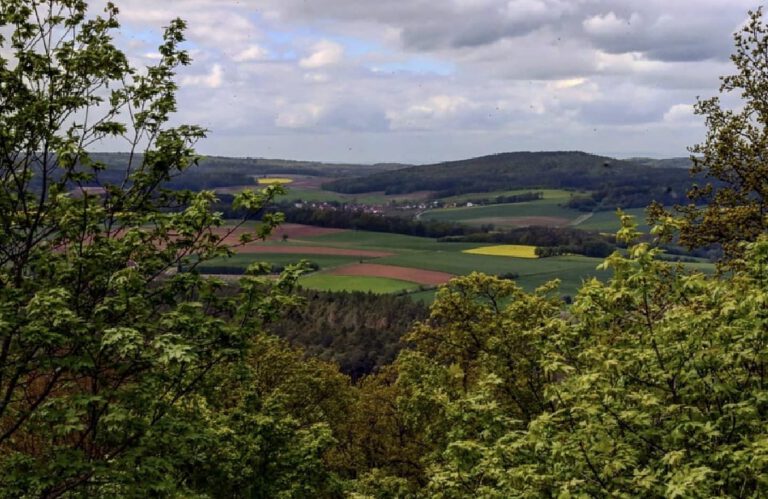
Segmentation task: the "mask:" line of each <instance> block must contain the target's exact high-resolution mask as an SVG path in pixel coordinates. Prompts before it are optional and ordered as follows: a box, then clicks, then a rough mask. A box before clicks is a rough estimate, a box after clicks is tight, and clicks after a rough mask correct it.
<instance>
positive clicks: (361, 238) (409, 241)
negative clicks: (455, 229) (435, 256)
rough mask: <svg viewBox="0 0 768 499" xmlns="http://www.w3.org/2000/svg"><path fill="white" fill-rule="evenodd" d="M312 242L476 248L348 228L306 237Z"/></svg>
mask: <svg viewBox="0 0 768 499" xmlns="http://www.w3.org/2000/svg"><path fill="white" fill-rule="evenodd" d="M307 240H308V241H311V242H312V244H322V245H323V246H333V247H337V248H357V249H367V250H376V249H378V250H384V251H397V252H412V251H436V252H440V251H463V250H465V249H470V248H476V247H477V246H478V245H477V244H476V243H441V242H438V241H437V240H436V239H431V238H428V237H416V236H406V235H402V234H389V233H386V232H369V231H364V230H359V231H358V230H350V231H347V232H339V233H337V234H328V235H324V236H317V237H313V238H311V239H310V238H307Z"/></svg>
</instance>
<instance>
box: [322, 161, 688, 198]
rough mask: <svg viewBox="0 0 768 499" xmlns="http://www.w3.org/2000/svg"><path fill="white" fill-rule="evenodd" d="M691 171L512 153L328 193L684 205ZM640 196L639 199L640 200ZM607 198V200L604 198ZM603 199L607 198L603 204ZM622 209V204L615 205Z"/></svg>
mask: <svg viewBox="0 0 768 499" xmlns="http://www.w3.org/2000/svg"><path fill="white" fill-rule="evenodd" d="M691 184H692V179H691V177H690V175H689V173H688V171H686V170H685V169H682V168H670V167H664V166H658V167H650V166H649V165H648V164H641V163H638V162H634V161H628V160H617V159H613V158H609V157H606V156H597V155H594V154H588V153H584V152H579V151H556V152H511V153H502V154H494V155H490V156H482V157H478V158H472V159H466V160H461V161H450V162H444V163H436V164H430V165H420V166H413V167H409V168H404V169H398V170H394V171H387V172H379V173H374V174H371V175H368V176H359V177H353V178H342V179H338V180H335V181H332V182H328V183H326V184H324V186H323V188H325V189H327V190H332V191H336V192H342V193H350V194H352V193H365V192H374V191H384V192H385V193H387V194H400V193H409V192H416V191H433V192H435V193H436V194H435V197H445V196H450V195H456V194H463V193H468V192H487V191H492V190H501V189H525V188H549V189H571V190H583V191H602V192H605V193H606V194H605V195H609V193H612V192H619V193H621V195H622V197H627V196H629V195H630V194H631V197H633V200H632V202H631V203H630V205H632V206H634V205H637V206H644V205H645V204H647V203H648V202H649V201H650V200H653V199H655V200H658V201H660V202H665V203H668V202H675V200H679V199H683V198H684V196H685V193H686V191H687V190H688V189H689V187H690V186H691ZM638 194H639V195H638ZM603 197H605V196H603ZM601 199H602V198H601ZM612 204H616V203H612Z"/></svg>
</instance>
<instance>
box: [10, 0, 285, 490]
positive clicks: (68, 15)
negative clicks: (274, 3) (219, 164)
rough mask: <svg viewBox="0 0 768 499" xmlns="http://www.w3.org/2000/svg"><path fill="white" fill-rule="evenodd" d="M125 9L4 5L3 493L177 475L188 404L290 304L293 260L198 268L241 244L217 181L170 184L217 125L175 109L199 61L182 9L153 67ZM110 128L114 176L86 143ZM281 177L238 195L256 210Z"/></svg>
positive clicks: (121, 486) (78, 0)
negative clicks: (225, 272)
mask: <svg viewBox="0 0 768 499" xmlns="http://www.w3.org/2000/svg"><path fill="white" fill-rule="evenodd" d="M117 14H118V10H117V8H116V7H115V6H114V5H112V4H111V3H110V4H108V6H107V7H106V9H105V12H104V15H102V16H96V17H92V16H89V14H88V11H87V6H86V3H85V2H83V1H82V0H45V1H41V0H3V2H2V3H0V27H1V28H2V33H3V36H2V37H1V38H0V49H1V50H0V54H2V55H0V88H1V89H2V91H1V92H0V495H4V496H9V497H20V496H33V495H38V496H43V497H57V496H61V495H64V494H67V493H69V492H70V491H78V493H80V494H83V495H87V496H93V495H97V496H98V495H105V494H109V495H129V492H128V491H130V494H133V495H148V494H156V493H161V492H163V491H165V492H168V491H170V490H174V488H175V487H177V486H178V483H175V482H174V479H173V477H174V474H173V472H172V470H173V469H174V466H175V465H176V463H177V462H178V461H182V462H183V461H184V456H183V452H184V451H183V449H184V446H183V445H182V444H181V442H184V441H187V440H188V439H190V438H193V436H194V435H195V434H196V432H197V431H198V430H199V428H200V426H199V425H200V424H202V423H203V421H202V420H201V419H200V418H199V417H197V416H196V414H197V412H196V411H194V410H191V409H190V404H192V405H194V404H193V401H195V400H198V397H199V396H200V394H201V393H203V392H204V390H206V389H207V388H206V387H207V384H208V380H209V377H210V373H211V372H213V371H215V370H217V369H221V368H222V366H226V365H228V364H231V363H235V362H237V361H238V360H241V359H242V358H243V356H244V352H246V351H247V349H248V344H249V342H250V339H251V338H252V337H253V335H254V334H255V332H256V331H258V329H259V327H260V324H261V323H262V322H263V321H264V320H266V319H267V318H268V317H269V316H271V315H273V314H274V313H275V312H276V311H278V310H279V309H280V307H281V306H283V305H284V304H285V303H287V302H290V301H291V298H290V296H289V295H287V294H286V291H287V290H289V289H290V287H291V285H292V283H293V280H294V278H295V274H296V272H295V271H293V272H289V273H288V274H287V275H285V276H284V277H283V279H282V280H281V281H280V282H279V283H277V284H276V285H275V286H273V287H268V286H266V285H265V281H264V280H262V279H260V278H257V277H254V276H247V277H245V278H244V279H243V281H242V282H241V291H240V293H238V294H237V295H235V296H232V295H231V294H230V296H229V297H228V296H225V295H223V294H222V293H220V288H221V283H218V282H216V281H214V280H208V279H203V278H201V277H200V276H198V275H197V274H196V273H195V272H194V269H195V267H196V265H198V264H199V263H200V262H202V261H205V260H207V259H210V258H212V257H214V256H217V255H224V254H227V253H229V252H230V250H229V249H228V248H225V247H224V246H223V244H222V241H223V238H224V237H225V236H226V235H227V231H226V230H224V229H218V227H219V226H221V225H222V219H221V216H220V215H218V214H216V213H214V212H212V210H211V206H212V204H213V203H214V202H215V197H214V194H213V193H212V192H205V191H204V192H199V193H190V192H171V191H168V190H165V189H163V186H164V185H165V184H166V183H168V182H169V181H170V180H172V179H173V178H175V177H176V176H178V175H179V174H181V173H182V172H184V171H185V170H187V169H188V168H190V167H192V166H194V165H195V164H196V163H197V161H198V156H197V155H196V154H195V153H194V150H193V146H194V144H195V143H196V141H198V140H199V139H201V138H203V137H204V136H205V130H203V129H201V128H199V127H196V126H187V125H181V126H176V127H171V126H168V124H167V123H168V119H169V117H170V116H171V114H172V113H173V112H175V110H176V101H175V97H174V94H175V91H176V85H175V83H174V73H175V71H176V69H177V68H178V67H179V66H183V65H186V64H188V63H189V57H188V55H187V53H186V52H185V51H184V50H183V49H182V48H181V45H180V44H181V43H182V42H183V41H184V38H183V31H184V27H185V25H184V22H183V21H181V20H178V19H177V20H175V21H172V22H171V23H170V24H169V26H168V27H167V28H166V30H165V34H164V38H163V40H164V41H163V43H162V45H161V46H160V47H159V52H160V54H161V58H160V60H159V62H158V63H157V65H155V66H151V67H148V68H146V69H144V70H139V69H136V68H133V67H131V65H130V64H129V62H128V59H127V57H126V56H125V54H124V53H123V52H121V51H120V50H119V49H118V48H116V47H115V45H114V43H113V39H112V36H111V33H113V32H114V31H115V30H116V29H117V28H118V27H119V24H118V21H117ZM107 138H111V139H119V140H124V141H125V143H127V144H128V146H129V149H130V155H129V159H128V161H127V162H126V164H125V165H123V166H124V174H123V175H122V178H121V180H120V181H118V182H106V181H104V180H103V176H104V175H103V174H104V169H105V165H103V164H101V163H99V162H97V161H94V160H92V159H91V158H90V157H89V155H88V152H87V151H88V149H89V148H92V146H93V145H94V144H96V143H98V142H99V141H101V140H103V139H107ZM277 192H279V188H275V187H271V188H268V189H266V190H264V191H261V192H251V191H249V192H244V193H242V194H241V195H239V196H238V197H237V199H236V200H235V203H234V204H235V207H236V208H237V209H239V210H241V212H242V213H244V214H246V215H247V214H252V213H254V212H258V211H259V210H261V208H262V207H263V206H264V205H266V204H267V203H268V202H269V201H270V200H271V199H272V198H273V197H274V195H275V194H276V193H277ZM278 221H279V216H271V217H266V218H264V219H263V221H262V224H261V226H260V228H259V230H258V231H257V233H256V234H250V235H248V236H244V239H246V240H247V239H249V238H252V237H257V236H263V235H265V234H267V233H268V232H269V230H270V229H271V227H272V226H274V225H275V223H277V222H278ZM180 268H181V269H185V270H188V271H185V272H183V273H182V272H176V269H180ZM171 437H173V438H171ZM173 442H178V443H179V445H173ZM161 443H162V445H161Z"/></svg>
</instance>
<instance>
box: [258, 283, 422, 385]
mask: <svg viewBox="0 0 768 499" xmlns="http://www.w3.org/2000/svg"><path fill="white" fill-rule="evenodd" d="M299 295H300V296H301V298H302V299H303V302H304V303H303V304H302V305H300V306H297V307H294V308H292V309H291V310H290V311H289V312H287V313H285V314H284V315H282V316H281V317H280V319H278V320H277V321H276V322H275V323H273V324H271V325H269V327H268V331H269V332H271V333H273V334H275V335H277V336H280V337H281V338H284V339H286V340H288V341H289V342H290V343H291V344H293V345H295V346H300V347H302V349H304V351H306V352H307V353H308V354H310V355H312V356H315V357H318V358H320V359H322V360H325V361H329V362H333V363H335V364H338V366H339V368H340V370H341V371H342V372H343V373H345V374H347V375H349V376H350V377H351V378H352V379H354V380H356V379H359V378H361V377H362V376H364V375H367V374H371V373H373V372H375V371H377V370H378V369H379V368H381V367H383V366H385V365H388V364H391V363H392V361H393V360H394V359H395V357H396V356H397V354H398V353H399V352H400V350H401V348H402V347H403V343H402V341H401V338H402V336H403V334H405V333H406V332H407V331H408V330H409V329H410V328H411V327H412V325H413V324H414V323H415V322H417V321H421V320H423V319H425V318H426V317H427V315H428V310H427V307H426V306H425V305H424V304H423V303H421V302H418V301H414V300H412V299H410V298H409V297H407V296H395V295H380V294H373V293H362V292H334V293H331V292H321V291H311V290H303V291H301V292H299Z"/></svg>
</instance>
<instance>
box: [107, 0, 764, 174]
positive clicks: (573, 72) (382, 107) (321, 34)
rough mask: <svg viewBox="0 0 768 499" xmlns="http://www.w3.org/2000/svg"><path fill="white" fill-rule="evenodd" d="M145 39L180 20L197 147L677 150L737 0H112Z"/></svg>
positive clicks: (239, 151)
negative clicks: (184, 26)
mask: <svg viewBox="0 0 768 499" xmlns="http://www.w3.org/2000/svg"><path fill="white" fill-rule="evenodd" d="M118 5H119V7H120V8H121V20H122V23H123V28H122V31H121V37H122V40H121V43H122V44H123V46H125V47H126V48H127V51H128V52H129V54H130V55H131V57H132V58H133V59H134V60H135V62H136V63H137V64H148V63H151V62H152V60H153V59H155V58H156V57H157V54H156V52H155V50H156V49H155V47H156V45H157V43H158V41H159V36H160V33H161V27H162V26H163V25H165V24H167V22H168V20H169V19H171V18H174V17H177V16H179V17H182V18H184V19H186V20H187V21H188V23H189V31H188V39H189V43H188V48H189V50H190V52H191V54H192V55H193V58H194V63H193V65H192V66H191V67H190V68H185V69H184V71H183V72H182V73H181V74H180V75H179V80H180V83H181V91H180V96H179V99H180V106H179V107H180V109H181V111H180V116H179V118H180V119H181V120H182V121H184V122H191V123H196V124H201V125H203V126H206V127H208V128H210V129H211V136H210V138H209V139H207V140H206V141H205V142H204V143H202V144H201V145H200V150H201V151H202V152H205V153H208V154H221V155H230V156H260V157H284V158H297V159H314V160H334V161H349V162H352V161H365V162H378V161H403V162H433V161H439V160H445V159H458V158H464V157H470V156H477V155H482V154H488V153H494V152H502V151H514V150H559V149H579V150H586V151H590V152H596V153H602V154H608V155H612V156H620V157H627V156H635V155H650V156H681V155H685V154H686V150H685V148H686V146H689V145H692V144H694V143H696V142H698V141H699V140H701V138H702V136H703V126H702V124H701V122H700V121H699V120H698V119H696V118H695V117H694V116H693V114H692V104H693V103H694V102H695V100H696V97H697V96H702V97H708V96H711V95H714V94H715V93H716V92H717V87H718V84H719V82H718V75H722V74H726V73H728V72H730V71H731V66H730V62H729V59H728V57H729V54H730V52H731V48H732V37H731V34H732V33H733V31H734V30H736V29H737V28H738V27H739V26H740V25H741V23H742V22H743V21H744V20H745V18H746V13H747V10H748V9H750V8H755V7H756V6H757V5H756V3H755V2H754V1H745V0H625V1H617V0H613V1H609V0H240V1H234V0H166V1H158V0H152V1H150V0H119V1H118Z"/></svg>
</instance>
